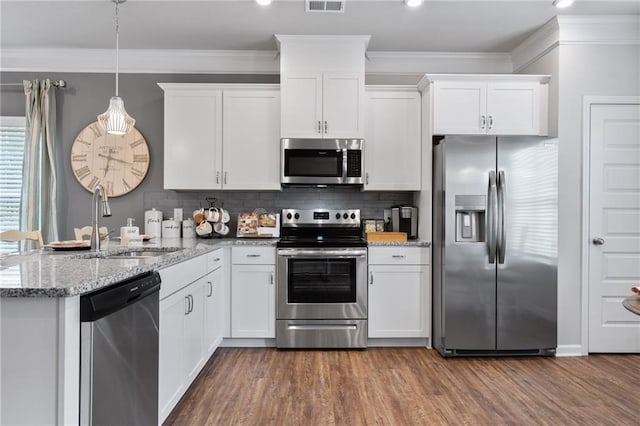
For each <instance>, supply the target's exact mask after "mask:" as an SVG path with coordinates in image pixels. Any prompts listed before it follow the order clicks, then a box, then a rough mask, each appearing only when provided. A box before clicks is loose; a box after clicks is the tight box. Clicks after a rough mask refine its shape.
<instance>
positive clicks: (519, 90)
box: [419, 74, 549, 135]
mask: <svg viewBox="0 0 640 426" xmlns="http://www.w3.org/2000/svg"><path fill="white" fill-rule="evenodd" d="M548 81H549V77H548V76H540V75H522V74H509V75H445V74H435V75H427V76H425V78H424V79H423V81H422V82H421V83H420V84H419V85H420V86H427V85H431V87H430V90H431V92H432V93H433V95H432V96H433V98H432V99H433V103H432V109H433V111H432V119H433V123H432V124H433V126H432V129H433V134H436V135H452V134H458V135H461V134H489V135H546V133H547V90H548V84H547V83H548Z"/></svg>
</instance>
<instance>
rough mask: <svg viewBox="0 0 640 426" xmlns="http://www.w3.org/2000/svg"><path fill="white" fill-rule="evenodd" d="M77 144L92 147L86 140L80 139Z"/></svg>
mask: <svg viewBox="0 0 640 426" xmlns="http://www.w3.org/2000/svg"><path fill="white" fill-rule="evenodd" d="M77 142H78V143H81V144H83V145H86V146H91V142H87V141H85V140H84V139H78V140H77Z"/></svg>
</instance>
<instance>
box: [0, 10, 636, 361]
mask: <svg viewBox="0 0 640 426" xmlns="http://www.w3.org/2000/svg"><path fill="white" fill-rule="evenodd" d="M534 3H535V2H534ZM548 3H550V2H548ZM103 6H104V7H103V11H102V13H103V14H104V15H105V21H106V22H105V23H104V26H105V33H106V34H109V31H110V29H109V28H108V27H109V25H110V22H111V17H110V16H111V13H112V9H111V7H110V6H111V5H110V4H107V5H103ZM132 6H135V4H132V3H127V4H125V5H123V6H122V8H121V15H122V16H121V17H122V19H123V23H122V43H123V46H126V41H127V37H126V36H125V34H126V32H125V28H127V27H126V26H125V23H126V22H127V21H125V19H127V16H128V14H130V12H129V11H130V10H131V9H133V8H132ZM273 6H279V5H278V4H277V2H276V4H274V5H273ZM369 6H371V5H369ZM399 6H401V4H399V5H398V7H399ZM574 6H579V4H576V5H574ZM6 7H8V6H5V5H4V4H3V16H7V14H6V11H7V10H8V9H5V8H6ZM94 7H98V6H97V4H96V5H94ZM165 7H167V6H166V5H165ZM225 7H231V6H230V5H227V6H225ZM242 7H244V8H248V7H250V6H249V5H248V4H245V5H244V6H242ZM282 7H284V6H282ZM347 7H348V9H347V13H349V12H350V11H356V10H357V7H358V5H357V3H356V2H354V3H353V4H352V3H349V5H348V6H347ZM380 7H382V5H380ZM465 7H466V6H465ZM530 7H532V8H533V7H537V6H530ZM544 7H546V8H548V9H551V5H550V4H549V5H547V4H545V6H544ZM615 10H621V9H614V14H615ZM261 13H264V12H261ZM403 13H404V12H403ZM617 13H626V12H617ZM107 16H109V18H106V17H107ZM549 16H552V15H549ZM3 19H4V18H3ZM60 19H68V18H65V17H64V16H61V17H60ZM129 19H131V18H129ZM423 19H426V18H424V17H423ZM563 19H565V20H564V21H563V20H562V19H560V20H559V21H558V22H555V23H552V24H556V25H558V23H559V25H566V26H570V27H571V28H573V26H578V25H579V22H578V21H579V20H577V19H576V20H574V21H571V20H570V19H568V18H563ZM603 21H605V22H606V20H603ZM544 22H545V21H542V22H540V24H543V23H544ZM614 22H616V21H614ZM620 22H622V23H625V22H627V21H625V20H624V19H621V20H620V21H619V22H618V23H620ZM129 25H131V24H129ZM584 25H585V26H588V25H590V24H589V22H586V23H584ZM593 25H595V24H593ZM601 25H605V24H601ZM619 27H624V26H623V25H621V26H619ZM3 28H5V25H4V22H3ZM554 28H555V27H553V25H551V24H550V25H548V26H546V27H545V28H544V29H545V30H546V31H547V32H550V31H553V29H554ZM561 28H563V27H561ZM278 30H279V29H278ZM279 31H280V30H279ZM280 32H282V33H285V32H284V31H280ZM291 32H294V31H293V30H292V31H291ZM363 33H365V32H363ZM369 33H371V31H370V32H366V34H369ZM544 34H545V33H544V32H540V33H537V37H533V38H532V39H531V40H529V42H528V44H529V45H531V46H532V49H531V50H532V51H533V56H531V57H529V58H527V52H526V51H525V49H524V48H520V49H513V51H512V53H511V54H508V55H497V54H494V55H491V54H485V55H482V54H473V55H471V54H469V55H463V54H457V55H438V54H431V55H428V54H427V55H424V56H422V57H421V58H420V59H419V60H422V61H423V62H422V63H418V64H414V65H412V64H411V63H409V64H405V65H402V66H396V68H395V69H394V68H393V64H389V63H385V62H384V61H385V56H384V55H382V54H378V56H376V52H375V51H371V52H369V53H368V55H369V57H370V61H369V62H367V64H366V67H367V71H366V73H367V78H368V81H367V84H370V83H373V84H376V83H389V82H394V81H395V82H397V80H400V83H410V84H413V85H416V83H417V82H418V80H419V79H420V77H421V76H424V74H426V73H431V72H448V73H470V72H474V73H511V72H512V71H514V70H518V72H522V73H527V74H546V75H552V76H555V77H556V78H552V79H551V81H550V82H549V85H550V88H549V97H550V102H549V111H550V113H549V128H550V129H554V127H555V128H556V129H557V134H558V136H559V138H560V139H561V140H563V141H564V140H570V141H571V143H567V144H565V145H564V148H563V145H562V144H561V147H560V170H566V173H561V176H560V213H559V214H560V225H559V230H560V244H559V259H560V263H559V282H560V283H561V284H560V285H559V288H558V300H559V312H560V314H559V325H558V351H559V352H562V353H563V354H564V355H584V354H587V353H588V347H587V346H585V345H586V342H587V340H586V337H585V334H584V328H585V327H586V321H587V318H584V317H582V315H583V313H582V312H583V309H582V303H583V302H582V301H581V300H579V298H576V295H579V294H581V293H582V291H583V289H582V285H583V284H582V282H583V281H582V279H581V278H580V277H581V274H582V272H581V268H582V267H583V266H582V265H583V263H582V261H581V260H580V253H581V250H582V248H581V247H582V243H581V241H582V240H583V238H582V237H581V232H582V230H581V229H580V224H579V223H578V221H576V220H575V217H579V216H580V215H581V208H582V207H581V206H582V204H581V203H582V198H581V196H580V171H579V170H580V164H581V163H580V162H579V161H578V160H580V158H581V156H582V150H581V144H582V141H581V136H580V134H581V133H580V132H581V125H580V124H579V123H581V122H582V116H581V113H582V112H581V111H582V96H583V95H627V96H628V95H637V94H638V92H639V90H638V84H639V83H638V81H637V75H638V73H637V72H635V71H637V61H635V62H634V61H633V58H635V57H637V44H636V45H634V44H630V45H623V44H622V43H618V42H616V41H615V40H616V39H615V38H614V39H613V41H611V42H610V43H611V45H607V46H600V47H598V46H593V47H591V48H590V49H587V48H586V47H584V46H579V45H578V44H577V43H575V44H571V43H570V41H571V40H568V39H561V41H560V42H559V43H558V44H559V46H556V47H552V48H551V49H550V50H549V51H547V50H545V49H546V46H539V45H535V43H534V41H535V40H534V39H536V38H537V39H540V38H542V36H543V35H544ZM3 36H4V34H3ZM562 36H563V35H562V34H561V37H562ZM583 36H584V34H583ZM614 36H615V34H614V35H613V36H612V37H614ZM623 36H625V34H619V35H618V37H619V38H618V39H623V38H624V37H623ZM3 38H4V39H6V37H3ZM375 40H376V37H375V33H374V37H372V39H371V46H373V43H374V42H375ZM588 40H591V42H592V43H595V41H594V40H593V39H589V38H588V37H587V41H588ZM111 41H112V38H109V36H108V35H107V36H105V40H104V46H103V48H104V49H106V52H105V54H106V53H108V60H106V59H105V63H104V67H103V68H102V69H101V72H103V73H104V74H96V73H92V72H91V71H95V68H94V67H96V65H95V64H87V63H86V60H85V61H79V62H74V61H73V57H64V58H65V59H64V60H63V57H62V56H59V57H58V56H56V57H54V58H53V59H52V62H50V63H49V64H48V65H47V66H45V67H44V68H42V67H39V68H37V69H42V70H46V71H47V73H46V76H45V77H49V78H53V79H64V80H67V81H68V82H69V85H70V89H68V90H69V91H68V92H65V91H64V90H63V91H61V92H59V94H58V96H60V97H61V99H62V100H63V102H62V106H61V107H60V105H59V108H61V109H59V111H58V116H59V120H61V122H60V124H59V126H58V128H59V132H60V139H59V140H60V141H61V143H62V144H63V149H62V150H61V151H60V152H59V154H60V156H61V158H62V160H61V161H62V163H61V164H65V166H64V167H61V168H60V171H59V173H60V175H61V177H62V181H63V182H64V186H65V189H64V191H63V192H62V193H61V195H60V196H61V197H62V199H61V200H60V210H59V217H60V218H61V222H62V223H61V235H60V236H61V238H60V239H69V238H71V236H72V234H71V231H72V229H73V227H74V226H76V225H78V224H87V222H88V218H89V217H90V216H91V210H90V208H91V205H90V199H89V198H90V197H88V194H87V192H86V190H84V189H83V188H81V187H80V186H79V185H78V184H77V182H76V178H75V177H73V176H72V171H71V168H70V167H69V165H68V153H69V152H70V150H71V144H72V142H73V140H74V139H75V138H76V136H77V134H78V132H79V131H80V130H81V129H82V128H83V127H84V126H85V125H86V124H87V123H90V122H92V121H95V115H96V114H98V113H100V112H102V111H103V110H104V107H105V105H104V104H105V103H106V100H107V99H108V98H109V97H110V96H112V95H113V74H112V72H113V49H112V47H113V46H112V42H111ZM270 42H271V43H275V42H274V41H273V34H271V38H270ZM523 44H524V43H523ZM194 46H195V45H194ZM272 46H273V47H271V48H270V49H271V50H274V49H275V44H273V45H272ZM612 46H613V47H612ZM196 47H197V46H196ZM192 48H193V47H192ZM405 49H407V48H406V47H405ZM536 49H538V50H536ZM470 50H473V49H472V46H471V47H469V48H466V49H463V50H461V51H470ZM509 51H511V49H509ZM545 52H546V54H544V53H545ZM18 53H20V52H18V51H16V52H12V51H10V50H9V51H7V50H5V49H4V46H3V55H2V56H3V63H4V64H7V62H6V61H8V60H15V58H18V57H19V55H18ZM44 53H45V52H43V56H42V57H43V58H45V57H46V55H44ZM178 53H180V52H175V54H176V55H177V54H178ZM223 53H224V52H222V53H220V55H223ZM11 54H13V55H11ZM538 54H540V55H541V57H540V58H538V59H537V60H534V59H535V58H536V57H537V56H538ZM121 55H122V56H121V66H122V67H123V68H122V71H123V74H122V75H121V76H120V84H121V85H120V93H121V94H122V96H123V98H124V99H125V101H126V104H127V110H128V111H129V112H130V113H131V114H132V115H133V116H134V117H135V118H136V120H137V123H138V124H137V127H139V129H140V130H141V131H142V133H143V134H144V136H145V138H146V139H147V140H148V141H149V144H150V146H151V154H152V163H151V167H150V169H149V172H148V174H147V176H146V177H145V180H144V181H143V182H142V184H141V186H139V187H138V188H137V190H135V191H133V192H131V193H130V194H128V195H126V196H123V197H118V198H113V199H110V203H111V209H112V212H113V217H112V218H105V219H102V218H101V224H104V225H106V226H107V227H108V228H109V229H119V227H120V226H123V225H124V224H125V220H126V218H127V217H133V218H135V219H136V221H135V223H136V224H138V225H142V224H143V223H144V219H143V212H144V211H145V210H148V209H150V208H151V207H157V208H159V209H161V210H163V211H165V212H167V213H168V212H170V211H172V209H173V208H174V207H176V206H183V207H184V210H185V211H191V210H193V209H195V208H197V207H199V204H200V202H204V198H205V197H206V196H214V197H216V198H219V199H220V200H223V201H224V203H225V207H226V208H229V209H230V210H231V212H232V216H236V215H237V213H238V212H239V211H244V210H247V209H249V210H250V209H253V208H256V207H263V208H265V209H267V210H269V211H279V210H281V209H283V208H290V207H298V206H301V205H304V206H305V207H306V206H308V207H310V208H319V207H329V208H344V207H346V205H347V204H348V205H356V206H357V207H359V208H360V209H361V214H362V216H361V217H363V218H365V217H379V216H380V212H379V210H380V209H381V208H383V207H388V206H391V205H395V204H401V205H418V206H420V200H418V199H416V198H414V197H419V194H418V193H415V192H414V191H372V192H368V191H360V190H357V189H345V190H331V189H313V190H304V189H299V188H289V189H284V190H283V191H282V192H272V191H255V192H244V191H233V190H231V191H228V190H221V191H197V192H193V191H188V192H183V191H174V190H164V188H165V186H164V184H163V176H162V175H163V164H164V161H165V158H164V156H165V154H164V152H163V149H162V142H161V141H162V140H163V134H164V129H163V126H162V123H163V114H164V113H163V102H164V96H163V91H162V90H161V89H160V88H159V87H158V85H157V83H162V82H174V83H216V84H224V83H251V84H254V83H261V84H275V83H278V81H279V77H278V75H277V68H274V67H277V63H278V61H277V60H275V61H274V59H273V58H274V56H275V55H263V56H261V55H257V54H256V55H255V57H252V59H251V60H256V61H258V59H260V58H262V62H259V61H258V62H259V63H260V67H261V68H258V67H257V66H255V65H254V68H251V67H247V68H245V69H246V70H248V72H247V71H244V72H243V73H242V74H238V69H237V68H235V69H234V68H233V67H234V66H237V65H238V64H237V63H235V64H232V65H228V64H227V65H226V66H225V65H224V63H221V64H220V65H217V64H216V65H215V66H213V68H215V69H214V70H210V71H209V72H208V73H205V74H201V73H198V74H194V73H191V72H189V70H188V69H181V68H180V67H185V68H186V67H188V65H189V59H188V58H183V60H182V61H174V63H172V64H165V67H162V68H160V67H158V72H157V73H154V74H141V73H140V74H138V73H132V72H131V71H129V72H125V71H124V67H125V64H126V59H125V58H131V56H129V55H136V52H135V51H134V52H125V51H123V52H121ZM389 56H391V55H387V56H386V58H387V59H386V60H389V59H388V57H389ZM414 56H416V55H414ZM238 57H239V59H238V61H240V62H242V60H243V57H242V55H238ZM56 58H58V59H57V62H56ZM256 58H257V59H256ZM221 59H222V58H221ZM128 60H131V59H128ZM247 60H249V59H247ZM511 61H513V63H511ZM615 63H622V64H625V65H624V66H619V67H616V68H615V72H616V76H617V78H616V79H612V78H610V77H609V73H610V72H611V69H610V68H609V67H610V66H611V65H610V64H615ZM516 64H517V65H516ZM527 64H528V65H527ZM191 65H192V66H193V63H191ZM201 65H202V64H201ZM209 66H210V65H209ZM5 67H6V68H5ZM210 67H211V66H210ZM376 67H377V68H376ZM385 67H386V69H385ZM585 67H588V68H589V69H590V72H589V74H588V75H586V74H580V71H578V70H581V69H583V68H585ZM34 68H35V67H33V68H31V70H33V69H34ZM92 68H94V69H93V70H92ZM201 69H205V70H206V69H207V68H206V66H204V65H203V66H202V68H201ZM7 70H13V71H11V72H9V71H7ZM268 70H271V71H268ZM74 71H75V72H74ZM400 71H401V72H402V73H403V74H404V75H405V77H403V78H400V77H399V76H398V74H399V73H400ZM407 74H410V75H412V76H411V78H410V79H408V78H407V77H406V75H407ZM418 74H421V76H418ZM577 75H580V78H581V79H582V80H579V79H578V77H576V76H577ZM2 77H3V82H20V81H21V80H22V79H25V78H26V79H28V78H42V77H43V74H42V73H40V72H34V71H29V67H28V66H26V65H24V64H23V65H19V64H10V65H5V66H3V74H2ZM576 79H578V80H576ZM2 98H3V100H2V114H1V115H19V114H22V113H23V109H24V104H23V101H20V99H21V98H23V94H22V93H21V92H20V91H13V90H6V89H4V88H3V91H2ZM558 117H560V118H558ZM550 134H553V132H552V133H550ZM65 162H66V163H65ZM423 184H424V183H423ZM310 200H311V201H310ZM423 210H426V209H420V213H421V214H424V213H425V211H423ZM425 222H426V223H429V220H428V219H427V220H421V221H420V223H425ZM419 230H420V231H421V232H425V231H428V227H424V226H421V227H420V228H419ZM421 238H422V239H424V240H427V241H429V240H430V237H429V235H428V234H427V235H422V236H421ZM627 287H629V286H627ZM627 290H628V288H627Z"/></svg>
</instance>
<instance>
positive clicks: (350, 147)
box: [280, 139, 364, 185]
mask: <svg viewBox="0 0 640 426" xmlns="http://www.w3.org/2000/svg"><path fill="white" fill-rule="evenodd" d="M281 146H282V147H281V153H282V156H281V160H280V164H281V170H282V173H281V175H280V182H281V183H282V184H284V185H288V184H294V185H295V184H297V185H362V184H363V183H364V179H363V175H364V173H363V161H364V155H363V152H362V151H363V147H364V140H363V139H282V140H281Z"/></svg>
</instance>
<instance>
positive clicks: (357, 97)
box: [276, 35, 369, 138]
mask: <svg viewBox="0 0 640 426" xmlns="http://www.w3.org/2000/svg"><path fill="white" fill-rule="evenodd" d="M276 39H277V41H278V43H279V47H280V83H281V88H282V109H281V110H282V118H281V123H282V126H281V135H282V137H283V138H362V137H364V60H365V57H364V54H365V51H366V47H367V44H368V42H369V37H368V36H366V37H365V36H285V35H276Z"/></svg>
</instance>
